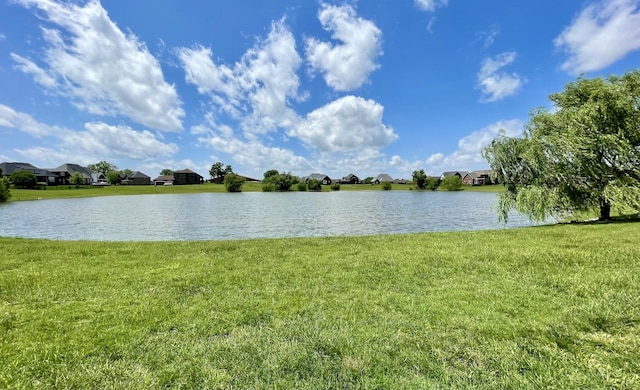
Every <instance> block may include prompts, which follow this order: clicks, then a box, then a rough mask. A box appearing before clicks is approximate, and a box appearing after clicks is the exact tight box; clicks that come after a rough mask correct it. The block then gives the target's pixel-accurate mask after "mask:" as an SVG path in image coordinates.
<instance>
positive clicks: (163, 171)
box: [160, 168, 173, 176]
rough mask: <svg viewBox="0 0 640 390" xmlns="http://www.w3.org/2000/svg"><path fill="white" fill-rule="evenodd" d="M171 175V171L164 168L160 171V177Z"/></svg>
mask: <svg viewBox="0 0 640 390" xmlns="http://www.w3.org/2000/svg"><path fill="white" fill-rule="evenodd" d="M171 175H173V171H172V170H171V169H168V168H165V169H163V170H161V171H160V176H171Z"/></svg>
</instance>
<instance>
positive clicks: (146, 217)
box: [0, 191, 531, 241]
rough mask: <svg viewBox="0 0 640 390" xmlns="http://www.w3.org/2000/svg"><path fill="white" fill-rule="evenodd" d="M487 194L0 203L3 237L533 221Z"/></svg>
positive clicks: (365, 230) (268, 232)
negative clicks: (501, 215)
mask: <svg viewBox="0 0 640 390" xmlns="http://www.w3.org/2000/svg"><path fill="white" fill-rule="evenodd" d="M495 201H496V194H492V193H481V192H417V191H362V192H352V191H344V192H319V193H318V192H290V193H275V192H247V193H234V194H232V193H222V194H220V193H216V194H176V195H166V194H165V195H138V196H113V197H97V198H81V199H53V200H39V201H33V202H12V203H7V204H2V205H0V236H4V237H25V238H49V239H54V240H103V241H172V240H228V239H247V238H277V237H307V236H308V237H311V236H359V235H370V234H392V233H415V232H429V231H451V230H478V229H496V228H505V227H517V226H528V225H531V222H530V221H529V220H528V219H526V218H524V217H518V216H517V215H514V216H512V217H511V219H510V222H509V224H508V225H504V224H501V223H498V222H497V214H496V212H495Z"/></svg>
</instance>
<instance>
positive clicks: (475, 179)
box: [462, 170, 491, 186]
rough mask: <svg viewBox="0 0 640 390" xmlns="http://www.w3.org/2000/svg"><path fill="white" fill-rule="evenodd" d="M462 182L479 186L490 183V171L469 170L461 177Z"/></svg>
mask: <svg viewBox="0 0 640 390" xmlns="http://www.w3.org/2000/svg"><path fill="white" fill-rule="evenodd" d="M462 183H463V184H466V185H470V186H481V185H484V184H491V171H490V170H480V171H473V172H469V173H467V174H466V175H464V177H463V178H462Z"/></svg>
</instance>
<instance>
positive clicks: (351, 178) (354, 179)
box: [340, 173, 362, 184]
mask: <svg viewBox="0 0 640 390" xmlns="http://www.w3.org/2000/svg"><path fill="white" fill-rule="evenodd" d="M340 183H342V184H360V183H362V181H360V179H359V178H358V176H356V175H354V174H353V173H350V174H348V175H347V176H345V177H343V178H342V179H341V180H340Z"/></svg>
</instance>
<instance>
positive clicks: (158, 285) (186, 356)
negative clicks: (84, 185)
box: [0, 189, 640, 389]
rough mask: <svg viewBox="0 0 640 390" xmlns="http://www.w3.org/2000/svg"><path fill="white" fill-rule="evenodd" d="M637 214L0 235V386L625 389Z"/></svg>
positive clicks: (634, 326)
mask: <svg viewBox="0 0 640 390" xmlns="http://www.w3.org/2000/svg"><path fill="white" fill-rule="evenodd" d="M105 190H107V191H109V189H105ZM95 191H96V192H97V191H102V190H95ZM43 192H47V193H48V192H49V191H43ZM51 192H54V191H51ZM639 228H640V225H639V224H638V223H637V222H618V223H609V224H604V223H593V224H565V225H555V226H543V227H532V228H522V229H509V230H495V231H494V230H490V231H475V232H449V233H426V234H406V235H383V236H368V237H325V238H300V239H271V240H247V241H197V242H151V243H140V242H128V243H122V242H112V243H111V242H82V241H74V242H67V241H48V240H33V239H19V238H0V388H8V389H14V388H16V389H22V388H26V389H30V388H42V389H49V388H65V389H66V388H77V389H85V388H94V389H114V388H117V389H159V388H189V389H205V388H209V389H352V388H371V389H423V388H424V389H429V388H438V389H440V388H442V389H445V388H446V389H449V388H454V389H472V388H475V389H478V388H486V389H541V388H553V389H638V388H640V245H638V239H639V238H640V234H639V233H638V232H639V231H640V229H639Z"/></svg>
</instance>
